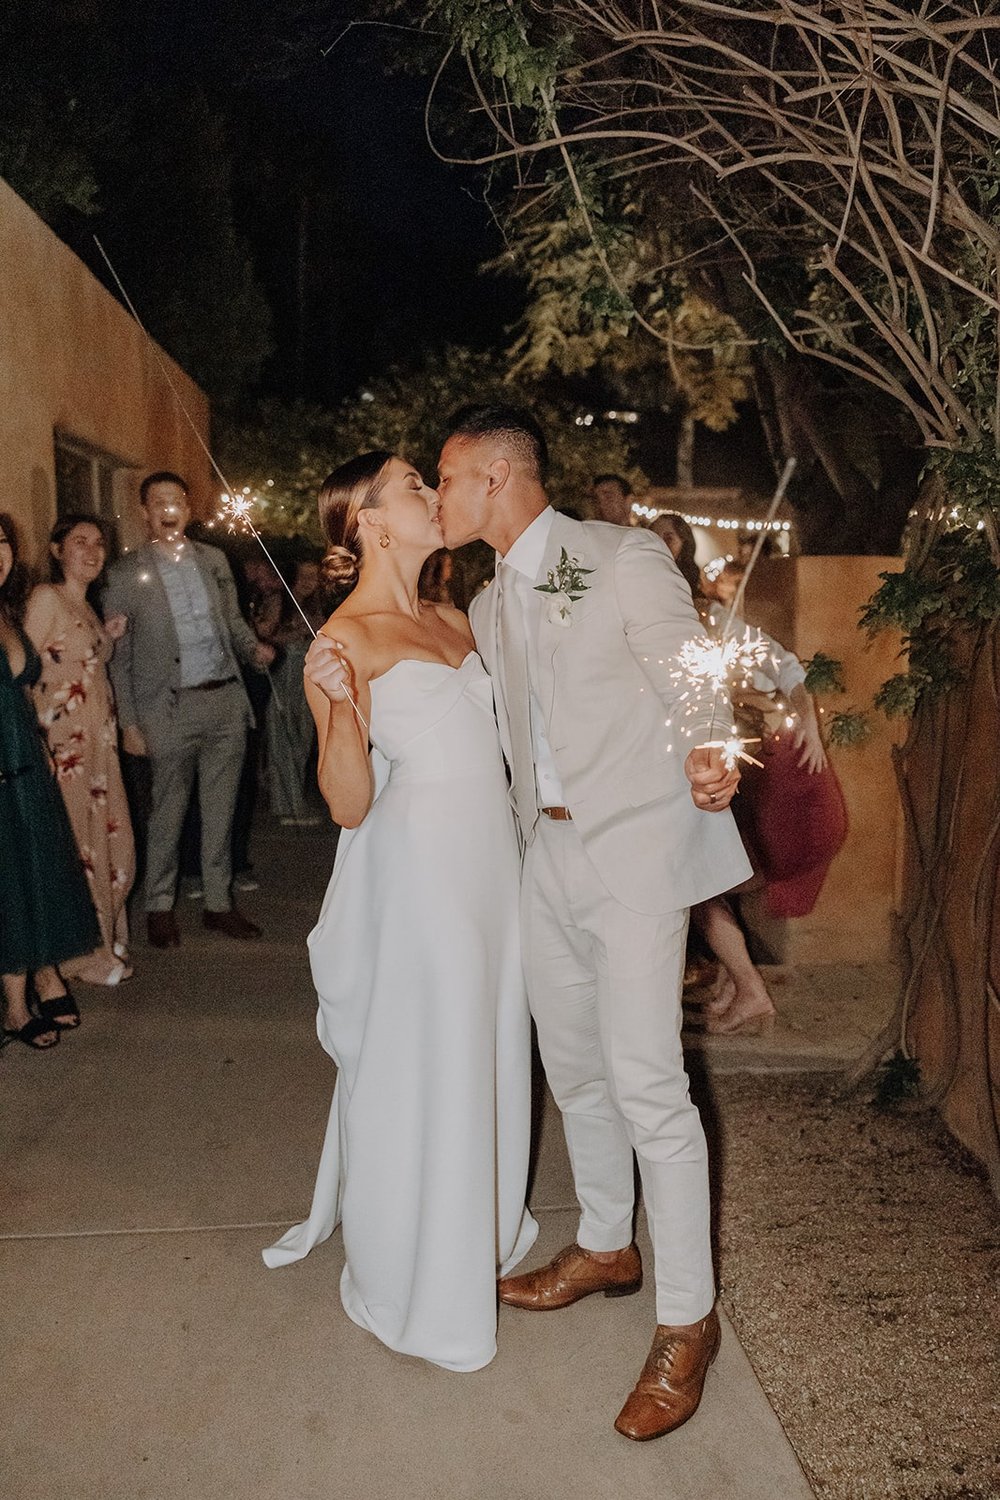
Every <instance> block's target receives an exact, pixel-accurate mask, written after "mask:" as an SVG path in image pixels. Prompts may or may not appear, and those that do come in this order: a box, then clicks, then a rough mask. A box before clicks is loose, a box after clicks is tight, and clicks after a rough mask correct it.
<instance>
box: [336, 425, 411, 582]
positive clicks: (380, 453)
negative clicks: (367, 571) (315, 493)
mask: <svg viewBox="0 0 1000 1500" xmlns="http://www.w3.org/2000/svg"><path fill="white" fill-rule="evenodd" d="M392 458H393V454H391V453H388V452H386V451H385V450H383V449H376V450H375V451H374V452H372V453H360V454H359V455H358V457H357V458H351V459H348V461H347V463H346V464H341V465H340V467H339V468H337V469H334V471H333V473H332V474H329V475H328V476H327V477H326V479H325V480H324V481H323V485H322V488H321V489H320V492H319V524H320V526H321V527H322V528H323V534H324V536H325V537H326V539H327V542H328V544H329V545H328V547H327V550H326V555H325V557H324V558H323V561H322V563H321V564H320V567H321V570H322V574H323V579H324V581H325V582H326V583H327V584H329V585H330V587H331V588H335V589H339V590H340V592H341V593H346V592H347V591H348V590H349V589H352V588H353V587H354V585H355V584H356V583H357V581H358V572H359V570H360V567H361V539H360V537H359V536H358V513H359V511H362V510H373V509H375V508H376V507H377V505H378V503H379V496H380V495H381V493H382V489H383V486H384V485H385V481H386V479H387V477H388V474H387V470H388V467H389V464H390V462H391V461H392Z"/></svg>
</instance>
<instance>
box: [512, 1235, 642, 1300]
mask: <svg viewBox="0 0 1000 1500" xmlns="http://www.w3.org/2000/svg"><path fill="white" fill-rule="evenodd" d="M641 1286H642V1261H641V1260H640V1259H639V1252H638V1250H637V1249H636V1248H635V1246H634V1245H627V1246H626V1247H625V1249H624V1250H619V1251H618V1254H617V1255H616V1256H615V1258H614V1260H598V1259H597V1257H596V1256H594V1255H591V1254H590V1253H589V1251H587V1250H582V1249H581V1248H580V1246H579V1245H567V1246H566V1248H565V1250H560V1251H559V1254H558V1255H557V1256H556V1257H555V1258H554V1259H553V1260H550V1261H549V1263H548V1265H547V1266H542V1267H540V1268H539V1270H537V1271H529V1272H528V1273H527V1274H526V1275H524V1276H505V1277H504V1278H503V1280H502V1281H501V1282H500V1283H499V1291H500V1301H501V1302H505V1303H506V1304H507V1306H508V1307H523V1308H526V1309H527V1310H528V1311H529V1312H552V1311H554V1310H555V1309H556V1308H557V1307H569V1305H570V1303H571V1302H579V1300H580V1298H581V1297H589V1296H590V1294H591V1292H603V1293H604V1295H605V1297H628V1296H631V1294H632V1293H633V1292H637V1291H638V1290H639V1288H640V1287H641Z"/></svg>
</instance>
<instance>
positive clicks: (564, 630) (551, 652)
mask: <svg viewBox="0 0 1000 1500" xmlns="http://www.w3.org/2000/svg"><path fill="white" fill-rule="evenodd" d="M564 547H565V549H566V553H567V556H569V557H571V558H576V559H577V560H578V561H579V562H580V563H581V564H582V566H583V567H587V566H588V564H587V558H586V553H585V549H586V533H585V531H584V529H583V527H582V526H581V524H580V522H579V521H574V520H572V519H571V518H570V517H569V516H564V515H561V514H560V513H559V512H558V511H557V512H556V516H555V520H554V521H553V522H552V529H551V530H550V532H549V539H548V542H547V543H546V545H545V554H544V556H543V558H542V562H541V566H540V567H539V569H538V573H537V575H536V577H535V587H536V588H537V587H538V585H539V584H544V583H547V582H548V577H549V574H550V573H555V571H556V569H557V568H558V566H559V559H560V557H561V555H562V551H563V548H564ZM538 597H539V599H540V600H541V601H542V607H541V610H540V611H539V616H538V629H537V632H536V635H535V643H534V644H535V655H536V662H537V665H538V686H539V696H540V699H541V702H540V707H541V709H542V712H543V713H544V715H545V719H546V723H548V721H549V720H550V718H551V715H552V700H553V697H554V694H555V681H556V678H555V656H556V652H557V651H558V650H559V647H560V646H562V645H565V643H566V637H567V636H568V635H569V634H570V631H571V630H572V628H573V627H572V625H570V626H568V627H567V626H566V625H556V624H553V623H552V622H551V621H550V620H549V618H548V603H549V599H550V598H551V595H550V594H539V596H538Z"/></svg>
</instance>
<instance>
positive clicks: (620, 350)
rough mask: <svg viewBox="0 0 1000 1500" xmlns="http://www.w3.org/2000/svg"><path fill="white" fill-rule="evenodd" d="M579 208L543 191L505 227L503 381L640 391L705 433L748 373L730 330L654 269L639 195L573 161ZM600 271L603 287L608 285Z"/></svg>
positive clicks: (691, 293) (727, 414)
mask: <svg viewBox="0 0 1000 1500" xmlns="http://www.w3.org/2000/svg"><path fill="white" fill-rule="evenodd" d="M577 183H578V186H579V189H580V194H581V196H582V198H583V204H582V205H581V203H580V202H579V201H578V199H577V197H576V195H575V193H573V192H571V191H570V190H569V187H568V184H566V183H565V182H559V181H558V180H556V181H554V182H553V181H552V180H550V182H549V187H548V189H547V191H546V192H545V193H544V194H542V195H541V196H540V197H539V199H538V200H537V203H536V206H535V209H534V210H533V211H532V212H531V213H526V214H524V215H522V216H520V217H519V218H518V220H517V222H516V224H515V225H513V226H512V227H511V236H510V239H509V243H508V248H507V251H506V252H505V254H504V255H503V257H502V258H500V259H498V260H496V261H494V262H492V263H491V264H490V265H489V266H487V267H486V268H485V269H486V270H489V271H495V270H508V271H510V270H513V271H515V272H516V273H517V274H518V275H519V276H520V278H521V279H522V280H523V282H524V285H525V288H526V291H527V303H526V308H525V312H524V314H523V316H522V318H521V320H520V322H519V323H518V324H517V326H516V328H515V336H514V340H513V342H512V344H511V347H510V349H509V351H508V352H509V355H510V358H511V361H512V369H513V373H514V374H515V375H528V376H536V377H540V376H543V375H545V374H548V373H557V374H562V375H576V374H581V373H585V372H590V371H596V372H598V373H599V374H600V375H601V377H602V378H603V379H604V380H605V381H606V382H608V383H609V384H611V385H613V386H619V387H621V388H622V389H623V390H626V391H628V392H629V396H628V397H627V398H626V399H628V400H630V401H632V402H635V401H636V396H635V392H636V391H637V390H641V391H643V392H644V393H645V394H646V396H647V399H650V398H651V400H652V404H655V405H660V406H670V405H673V404H674V403H675V402H680V403H681V404H683V405H684V406H685V407H686V408H687V410H688V411H689V412H690V413H691V415H692V416H693V417H694V419H695V420H696V421H698V422H701V423H703V424H704V425H705V426H706V427H709V428H711V429H712V430H713V431H715V432H721V431H723V430H724V429H725V428H727V427H729V426H730V425H731V424H732V423H733V422H734V421H735V420H736V417H737V415H738V406H739V405H740V403H742V402H744V401H746V400H747V399H748V398H749V395H750V386H751V380H752V370H751V366H750V363H749V351H748V346H747V341H746V338H745V335H744V333H743V330H742V329H741V328H740V326H739V324H738V323H737V322H736V321H735V319H733V318H732V317H730V316H729V314H727V313H725V312H723V311H721V310H720V309H719V308H718V307H717V306H716V305H715V304H714V303H713V302H711V301H709V300H708V299H707V298H706V297H705V296H704V295H702V293H701V292H700V291H697V290H695V288H694V286H693V285H691V284H690V283H689V281H688V279H687V278H686V277H685V276H684V275H683V274H682V273H681V272H680V271H674V272H672V273H667V272H664V271H663V270H662V268H661V262H662V259H663V253H664V252H663V246H662V245H661V244H660V243H659V238H660V237H659V234H658V232H657V230H656V228H655V219H652V218H651V217H650V214H649V210H648V208H647V206H646V204H645V203H644V202H643V200H642V198H641V196H640V197H637V198H636V199H625V198H623V197H622V195H621V193H620V192H618V191H616V190H614V189H613V188H610V187H608V186H607V185H606V184H602V182H601V179H600V177H599V175H598V174H597V173H595V172H594V171H592V170H590V169H589V168H588V167H587V165H586V164H585V163H584V164H582V165H581V166H580V168H579V169H578V171H577ZM609 273H610V279H609Z"/></svg>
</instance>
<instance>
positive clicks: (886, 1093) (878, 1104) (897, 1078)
mask: <svg viewBox="0 0 1000 1500" xmlns="http://www.w3.org/2000/svg"><path fill="white" fill-rule="evenodd" d="M919 1093H920V1064H919V1063H918V1062H917V1061H916V1059H915V1058H912V1057H907V1056H905V1054H904V1053H902V1052H895V1053H894V1054H893V1055H892V1057H890V1058H889V1059H888V1061H886V1062H884V1063H883V1064H882V1066H881V1068H880V1069H879V1073H878V1083H877V1085H876V1089H875V1097H874V1099H873V1101H872V1102H873V1104H874V1105H875V1108H876V1109H878V1110H883V1111H888V1110H893V1109H897V1108H898V1107H899V1105H901V1104H903V1103H904V1102H905V1101H906V1100H908V1099H915V1098H916V1097H917V1096H918V1094H919Z"/></svg>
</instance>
